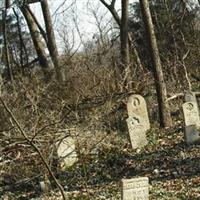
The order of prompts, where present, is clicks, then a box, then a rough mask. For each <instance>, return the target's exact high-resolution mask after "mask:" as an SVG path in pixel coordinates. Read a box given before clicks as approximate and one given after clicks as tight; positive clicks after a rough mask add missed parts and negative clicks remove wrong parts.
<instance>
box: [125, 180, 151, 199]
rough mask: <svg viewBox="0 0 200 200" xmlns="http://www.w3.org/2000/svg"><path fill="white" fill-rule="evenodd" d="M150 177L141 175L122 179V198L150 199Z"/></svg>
mask: <svg viewBox="0 0 200 200" xmlns="http://www.w3.org/2000/svg"><path fill="white" fill-rule="evenodd" d="M148 199H149V179H148V177H140V178H133V179H122V200H148Z"/></svg>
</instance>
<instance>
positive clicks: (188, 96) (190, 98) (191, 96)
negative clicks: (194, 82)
mask: <svg viewBox="0 0 200 200" xmlns="http://www.w3.org/2000/svg"><path fill="white" fill-rule="evenodd" d="M185 102H197V99H196V95H195V93H194V92H192V91H189V90H188V91H186V92H185Z"/></svg>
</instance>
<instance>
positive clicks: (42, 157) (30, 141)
mask: <svg viewBox="0 0 200 200" xmlns="http://www.w3.org/2000/svg"><path fill="white" fill-rule="evenodd" d="M0 101H1V103H2V105H3V107H4V108H5V110H6V111H7V112H8V114H9V115H10V117H11V119H12V120H13V121H14V122H15V124H16V126H17V128H18V129H19V131H20V133H21V134H22V135H23V137H24V138H25V140H26V141H27V142H28V143H29V144H30V145H31V146H32V147H33V149H35V151H36V152H37V153H38V155H39V157H40V158H41V160H42V162H43V164H44V166H45V167H46V169H47V171H48V172H49V174H50V176H51V177H52V178H53V180H54V182H55V183H56V186H57V187H58V189H59V190H60V192H61V194H62V197H63V199H64V200H67V197H66V194H65V192H64V189H63V187H62V186H61V185H60V183H59V182H58V180H57V179H56V177H55V175H54V173H53V172H52V170H51V168H50V166H49V164H48V163H47V161H46V159H45V158H44V156H43V154H42V152H41V151H40V149H39V148H38V147H37V146H36V145H35V144H34V142H33V141H32V140H31V139H29V137H28V136H27V134H26V133H25V131H24V130H23V128H22V127H21V125H20V123H19V122H18V120H17V119H16V117H15V116H14V114H13V113H12V111H11V110H10V109H9V107H8V106H7V105H6V103H5V102H4V100H3V98H2V97H1V96H0Z"/></svg>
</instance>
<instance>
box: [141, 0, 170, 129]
mask: <svg viewBox="0 0 200 200" xmlns="http://www.w3.org/2000/svg"><path fill="white" fill-rule="evenodd" d="M140 6H141V11H142V15H143V21H144V25H145V29H146V32H147V36H148V40H149V45H150V51H151V57H152V62H153V67H154V79H155V85H156V92H157V99H158V107H159V115H160V125H161V126H162V127H170V126H172V119H171V115H170V109H169V104H168V102H167V101H166V99H167V89H166V85H165V82H164V76H163V71H162V65H161V61H160V55H159V50H158V46H157V41H156V36H155V32H154V26H153V23H152V17H151V13H150V9H149V3H148V0H140Z"/></svg>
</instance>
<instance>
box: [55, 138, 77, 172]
mask: <svg viewBox="0 0 200 200" xmlns="http://www.w3.org/2000/svg"><path fill="white" fill-rule="evenodd" d="M57 155H58V159H59V162H60V166H61V168H62V169H65V168H66V167H70V166H72V165H73V164H74V163H75V162H76V161H77V159H78V158H77V153H76V147H75V141H74V139H73V138H72V137H66V138H64V139H62V140H60V141H59V142H58V143H57Z"/></svg>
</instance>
